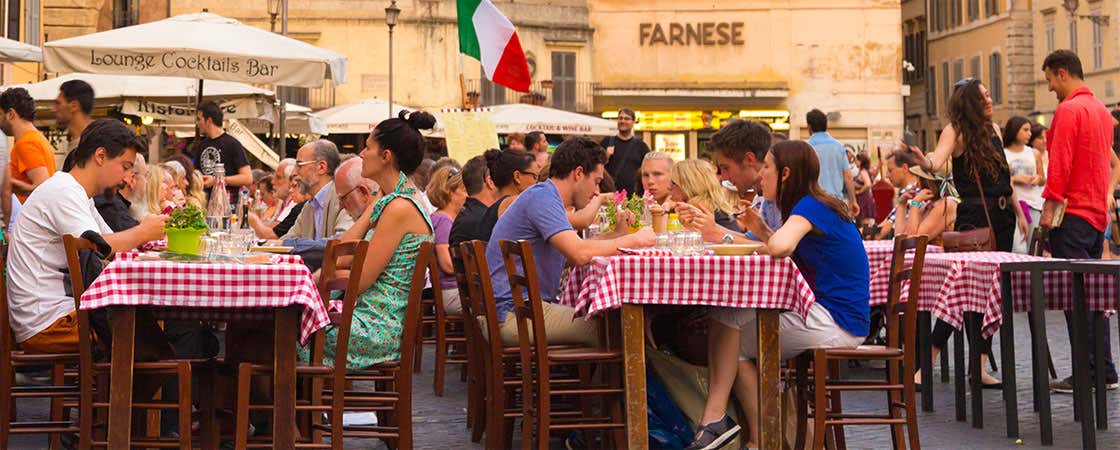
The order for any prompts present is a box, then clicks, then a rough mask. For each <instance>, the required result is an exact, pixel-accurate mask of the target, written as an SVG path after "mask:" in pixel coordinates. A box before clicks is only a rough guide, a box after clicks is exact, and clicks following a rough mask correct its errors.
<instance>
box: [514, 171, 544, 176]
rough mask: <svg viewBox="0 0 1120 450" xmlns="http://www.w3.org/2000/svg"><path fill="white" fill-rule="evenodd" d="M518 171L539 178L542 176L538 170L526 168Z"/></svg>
mask: <svg viewBox="0 0 1120 450" xmlns="http://www.w3.org/2000/svg"><path fill="white" fill-rule="evenodd" d="M518 172H521V173H523V174H525V175H530V176H532V177H533V178H537V177H538V176H540V174H539V173H538V172H529V171H525V170H518Z"/></svg>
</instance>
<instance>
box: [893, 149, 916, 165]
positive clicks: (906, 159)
mask: <svg viewBox="0 0 1120 450" xmlns="http://www.w3.org/2000/svg"><path fill="white" fill-rule="evenodd" d="M887 159H892V160H894V165H896V166H898V167H902V166H906V167H907V168H910V167H918V157H917V156H915V155H914V154H913V153H911V152H909V151H906V150H895V151H893V152H891V154H890V156H887Z"/></svg>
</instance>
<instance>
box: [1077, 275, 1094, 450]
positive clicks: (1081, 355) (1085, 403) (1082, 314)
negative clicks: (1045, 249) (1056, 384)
mask: <svg viewBox="0 0 1120 450" xmlns="http://www.w3.org/2000/svg"><path fill="white" fill-rule="evenodd" d="M1088 320H1089V317H1088V311H1086V308H1085V274H1083V273H1075V274H1073V338H1074V341H1075V342H1074V343H1073V396H1074V400H1076V404H1075V405H1074V408H1076V409H1077V411H1079V412H1080V414H1079V416H1080V418H1081V447H1082V448H1084V449H1087V450H1088V449H1096V448H1097V439H1096V430H1095V429H1094V427H1093V407H1092V405H1093V404H1092V401H1093V400H1092V396H1091V394H1090V392H1089V352H1088V345H1089V339H1088V337H1089V336H1088V334H1089V333H1088V329H1087V328H1088V327H1087V325H1088Z"/></svg>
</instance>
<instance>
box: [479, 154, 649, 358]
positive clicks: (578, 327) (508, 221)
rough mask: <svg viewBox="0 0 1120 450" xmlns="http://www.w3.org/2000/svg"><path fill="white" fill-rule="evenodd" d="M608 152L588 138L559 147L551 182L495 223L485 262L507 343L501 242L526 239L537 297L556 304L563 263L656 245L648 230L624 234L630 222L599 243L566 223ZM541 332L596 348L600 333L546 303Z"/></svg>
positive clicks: (511, 327) (513, 329) (586, 199)
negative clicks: (627, 248)
mask: <svg viewBox="0 0 1120 450" xmlns="http://www.w3.org/2000/svg"><path fill="white" fill-rule="evenodd" d="M606 162H607V154H606V152H605V151H604V150H603V148H602V147H600V146H599V144H598V143H596V142H595V141H592V140H590V139H587V138H572V139H569V140H567V141H564V142H563V143H561V144H560V146H559V147H557V149H556V152H555V153H554V154H553V156H552V165H551V167H550V168H549V175H550V178H549V180H548V181H545V182H543V183H537V184H536V185H534V186H532V187H530V188H529V189H526V190H525V191H524V192H522V193H521V194H520V195H519V196H518V197H517V200H515V201H514V202H513V204H512V205H510V206H509V209H507V210H506V212H505V214H503V215H502V217H501V218H500V219H498V223H497V224H496V225H494V232H493V233H492V234H491V235H490V242H489V244H488V245H487V246H486V261H487V262H488V263H489V265H490V278H491V279H492V280H493V282H494V298H495V300H496V301H497V307H498V317H499V318H500V319H499V320H501V322H502V324H501V337H502V342H503V343H504V344H505V345H517V321H515V320H512V317H513V316H512V315H511V312H512V311H513V300H512V298H513V297H512V296H511V293H510V286H509V277H508V275H507V273H506V267H505V264H504V262H503V259H502V251H501V248H500V247H499V242H500V241H517V240H527V241H529V242H530V243H531V244H532V246H533V258H534V260H535V261H536V264H537V278H538V280H539V285H540V289H541V297H542V298H544V299H545V300H547V301H552V300H555V299H556V297H557V296H558V294H559V291H560V276H561V274H562V273H563V272H564V265H565V262H567V263H570V264H571V265H577V266H578V265H584V264H587V263H589V262H591V258H593V257H596V256H609V255H614V254H616V253H617V252H618V249H619V248H626V247H649V246H652V245H653V244H654V243H656V241H657V237H656V235H654V234H653V231H652V230H650V229H649V228H642V229H641V230H639V231H638V232H637V233H634V234H626V231H627V229H628V228H629V221H632V220H633V217H627V218H626V219H627V220H626V221H625V223H620V224H619V225H618V226H616V227H615V229H616V231H615V232H614V233H608V234H606V235H603V236H602V237H600V238H597V239H588V240H584V239H580V237H579V234H578V233H576V231H575V230H573V229H572V225H571V223H569V222H568V218H567V214H566V211H567V210H568V208H569V207H575V209H577V210H579V209H583V207H585V206H587V204H588V203H590V202H591V199H592V198H594V197H595V196H596V195H598V194H599V182H600V181H602V180H603V174H604V173H605V170H604V168H603V166H604V164H606ZM543 312H544V322H545V333H546V335H547V337H548V343H549V344H583V345H587V346H591V347H597V346H599V331H598V327H597V326H596V324H595V322H594V321H588V320H584V319H582V318H581V319H577V318H575V317H574V313H575V310H573V309H572V308H571V307H568V306H563V305H558V304H555V303H551V302H546V303H545V304H544V311H543Z"/></svg>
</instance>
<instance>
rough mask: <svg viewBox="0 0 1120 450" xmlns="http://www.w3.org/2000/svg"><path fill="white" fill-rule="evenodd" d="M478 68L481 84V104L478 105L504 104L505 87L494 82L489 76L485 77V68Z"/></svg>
mask: <svg viewBox="0 0 1120 450" xmlns="http://www.w3.org/2000/svg"><path fill="white" fill-rule="evenodd" d="M479 70H480V72H481V75H480V76H479V77H478V80H479V84H480V85H481V86H482V104H481V105H480V106H490V105H501V104H504V103H505V102H506V88H505V87H503V86H502V85H500V84H494V83H493V82H491V81H490V79H489V78H486V69H485V68H481V69H479Z"/></svg>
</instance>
